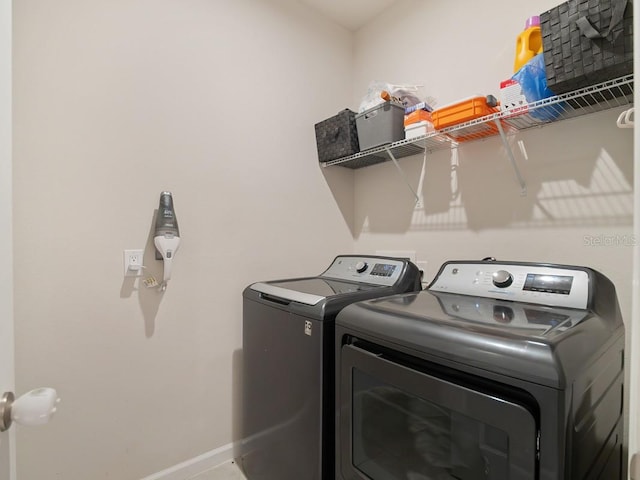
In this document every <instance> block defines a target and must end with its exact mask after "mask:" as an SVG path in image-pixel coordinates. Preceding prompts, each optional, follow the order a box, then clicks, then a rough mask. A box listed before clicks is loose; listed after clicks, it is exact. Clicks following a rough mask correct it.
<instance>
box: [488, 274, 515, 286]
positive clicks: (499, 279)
mask: <svg viewBox="0 0 640 480" xmlns="http://www.w3.org/2000/svg"><path fill="white" fill-rule="evenodd" d="M492 277H493V284H494V285H495V286H496V287H498V288H507V287H508V286H509V285H511V284H512V283H513V275H511V274H510V273H509V272H507V271H506V270H498V271H497V272H494V274H493V275H492Z"/></svg>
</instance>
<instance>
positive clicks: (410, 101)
mask: <svg viewBox="0 0 640 480" xmlns="http://www.w3.org/2000/svg"><path fill="white" fill-rule="evenodd" d="M423 90H424V85H394V84H391V83H387V82H379V81H375V80H374V81H372V82H371V83H370V84H369V88H368V89H367V93H366V95H365V96H364V98H363V99H362V101H361V102H360V108H359V109H358V113H362V112H364V111H365V110H369V109H370V108H373V107H376V106H378V105H380V104H381V103H384V102H385V100H384V99H383V98H382V93H383V92H387V93H388V94H389V95H390V96H391V97H392V98H393V99H395V100H396V101H398V102H400V103H402V105H404V107H405V108H406V107H410V106H412V105H416V104H418V103H420V102H425V101H427V99H426V98H425V97H424V92H423Z"/></svg>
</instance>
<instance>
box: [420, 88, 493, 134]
mask: <svg viewBox="0 0 640 480" xmlns="http://www.w3.org/2000/svg"><path fill="white" fill-rule="evenodd" d="M499 110H500V109H499V108H498V107H491V106H489V105H488V104H487V97H483V96H477V97H471V98H466V99H464V100H460V101H459V102H456V103H452V104H449V105H447V106H445V107H441V108H439V109H437V110H434V111H433V112H431V118H432V122H433V126H434V127H435V128H436V130H441V129H443V128H447V127H451V126H453V125H458V124H459V123H464V122H468V121H470V120H474V119H476V118H480V117H484V116H486V115H491V114H492V113H495V112H498V111H499Z"/></svg>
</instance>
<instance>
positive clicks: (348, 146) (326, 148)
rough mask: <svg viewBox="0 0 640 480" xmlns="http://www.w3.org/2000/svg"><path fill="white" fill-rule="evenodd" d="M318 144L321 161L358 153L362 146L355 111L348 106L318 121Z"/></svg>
mask: <svg viewBox="0 0 640 480" xmlns="http://www.w3.org/2000/svg"><path fill="white" fill-rule="evenodd" d="M316 144H317V146H318V160H319V161H321V162H328V161H329V160H335V159H336V158H340V157H348V156H349V155H353V154H354V153H358V152H359V151H360V147H359V145H358V132H357V130H356V114H355V112H352V111H351V110H349V109H348V108H347V109H344V110H342V111H341V112H340V113H338V114H337V115H335V116H333V117H331V118H328V119H326V120H324V121H322V122H320V123H316Z"/></svg>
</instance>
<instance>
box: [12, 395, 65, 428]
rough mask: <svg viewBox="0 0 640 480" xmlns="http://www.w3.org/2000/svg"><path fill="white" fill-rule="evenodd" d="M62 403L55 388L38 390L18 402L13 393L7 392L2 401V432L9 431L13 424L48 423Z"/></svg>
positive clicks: (31, 424)
mask: <svg viewBox="0 0 640 480" xmlns="http://www.w3.org/2000/svg"><path fill="white" fill-rule="evenodd" d="M58 403H60V399H59V398H58V393H57V392H56V391H55V389H53V388H36V389H35V390H31V391H30V392H27V393H25V394H24V395H22V396H20V398H18V399H17V400H16V397H15V395H14V394H13V392H5V393H4V395H2V398H1V399H0V432H4V431H5V430H7V429H8V428H9V427H10V426H11V424H12V423H13V422H16V423H19V424H20V425H25V426H34V425H42V424H44V423H47V422H48V421H49V420H50V419H51V417H52V416H53V414H54V413H55V412H56V409H57V408H56V405H58Z"/></svg>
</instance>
